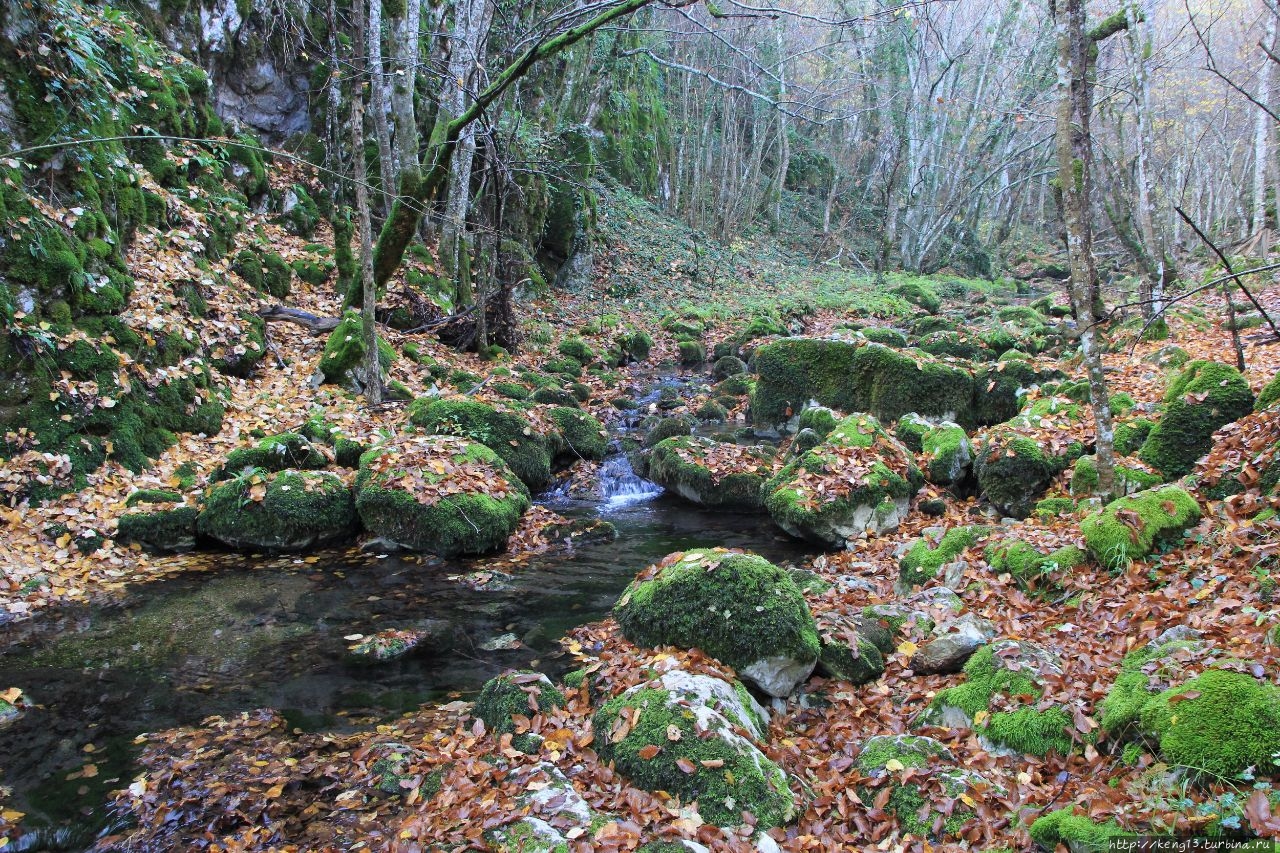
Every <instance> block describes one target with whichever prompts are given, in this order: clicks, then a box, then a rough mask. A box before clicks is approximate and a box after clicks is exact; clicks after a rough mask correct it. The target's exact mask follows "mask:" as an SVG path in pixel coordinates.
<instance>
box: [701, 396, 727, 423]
mask: <svg viewBox="0 0 1280 853" xmlns="http://www.w3.org/2000/svg"><path fill="white" fill-rule="evenodd" d="M694 415H695V416H696V417H697V418H698V420H700V421H724V420H726V419H727V418H728V417H729V410H728V409H726V408H725V407H724V406H722V405H720V404H719V403H717V402H716V401H715V400H707V401H706V402H705V403H703V404H702V405H701V406H699V407H698V411H696V412H695V413H694Z"/></svg>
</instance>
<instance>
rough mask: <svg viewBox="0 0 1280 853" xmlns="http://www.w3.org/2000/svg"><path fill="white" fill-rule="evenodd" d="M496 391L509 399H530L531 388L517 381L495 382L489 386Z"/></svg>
mask: <svg viewBox="0 0 1280 853" xmlns="http://www.w3.org/2000/svg"><path fill="white" fill-rule="evenodd" d="M489 387H490V388H492V389H493V391H494V393H496V394H501V395H502V396H503V397H506V398H507V399H508V400H527V399H529V389H528V388H526V387H524V386H523V385H520V384H517V383H515V382H494V383H493V384H492V385H490V386H489Z"/></svg>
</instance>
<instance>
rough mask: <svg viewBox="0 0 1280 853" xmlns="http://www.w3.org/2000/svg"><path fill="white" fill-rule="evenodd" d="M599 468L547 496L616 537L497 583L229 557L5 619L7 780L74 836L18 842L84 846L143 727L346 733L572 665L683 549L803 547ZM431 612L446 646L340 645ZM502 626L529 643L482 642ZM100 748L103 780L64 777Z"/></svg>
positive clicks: (338, 560)
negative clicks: (497, 683) (590, 489)
mask: <svg viewBox="0 0 1280 853" xmlns="http://www.w3.org/2000/svg"><path fill="white" fill-rule="evenodd" d="M601 477H602V481H601V489H600V492H601V495H602V497H601V498H600V499H599V500H593V501H575V500H570V499H568V498H566V497H563V496H559V495H548V496H545V497H544V499H543V501H542V502H543V503H546V504H548V505H549V506H551V507H552V508H554V509H555V510H557V511H558V512H561V513H563V514H565V515H569V516H571V517H576V518H595V517H598V518H601V519H604V520H607V521H609V522H611V523H613V524H614V525H615V526H616V527H617V529H618V539H617V541H615V542H607V543H598V544H583V545H579V546H576V547H575V548H574V549H572V550H569V551H561V552H558V553H552V554H547V555H539V556H536V557H534V558H533V559H532V560H531V561H530V562H529V563H528V564H527V565H525V566H523V567H521V568H519V569H517V570H515V571H514V572H513V574H512V575H511V576H510V577H501V582H500V583H497V584H493V585H491V586H490V587H489V588H485V589H475V588H472V587H471V586H468V585H466V584H463V583H459V582H458V581H456V580H450V579H449V576H450V575H458V574H461V573H465V572H471V573H474V572H478V571H484V570H485V569H486V566H487V564H488V563H487V561H485V560H473V561H467V562H465V563H463V562H458V563H453V564H448V563H439V562H436V563H434V564H431V563H427V564H424V563H423V562H421V561H420V560H419V559H417V558H407V559H405V558H400V557H396V556H386V557H385V558H381V559H367V558H363V557H360V558H353V557H352V556H351V555H350V553H349V552H335V553H326V552H319V553H317V554H314V555H311V556H318V557H319V558H320V559H319V560H318V561H317V562H314V563H303V562H301V561H300V560H299V561H298V562H297V563H294V562H292V561H289V560H283V561H282V560H280V559H279V558H273V559H262V560H255V559H253V558H247V557H244V556H241V555H235V554H226V555H224V556H221V557H218V558H217V561H216V568H215V570H214V571H210V572H202V573H200V574H194V575H191V576H185V577H180V578H176V579H173V580H167V581H160V582H156V583H152V584H146V585H142V586H138V587H135V588H132V589H130V590H129V591H128V592H127V593H126V595H125V596H124V598H123V600H121V601H119V602H117V603H113V604H112V605H110V606H90V607H85V608H81V609H75V610H72V611H68V612H65V613H62V614H60V615H58V616H56V617H51V618H48V617H47V618H44V619H41V620H38V621H36V622H34V623H27V624H25V625H22V626H10V627H9V628H7V629H4V630H0V650H2V651H0V686H9V685H13V686H18V687H21V688H22V690H23V691H24V692H25V693H26V694H27V696H28V697H29V698H30V699H31V701H33V702H35V703H37V705H38V707H37V708H34V709H31V710H29V711H28V712H27V713H26V714H25V715H24V716H23V717H21V718H20V719H19V720H18V721H16V722H15V723H14V724H12V725H10V726H9V727H7V728H5V729H3V730H0V785H5V786H8V787H10V788H12V789H13V792H14V796H13V797H12V798H11V799H10V801H9V802H8V804H7V805H8V806H10V807H12V808H16V809H18V810H20V811H24V812H27V813H28V814H29V815H30V817H29V818H28V824H29V825H39V824H48V825H50V826H59V825H64V826H65V825H70V826H72V827H74V828H75V832H74V833H71V834H69V836H71V837H67V838H66V839H65V843H63V842H57V841H51V842H49V843H47V844H46V843H41V844H40V845H33V846H31V847H29V848H25V849H50V850H53V849H66V850H76V849H83V848H84V847H85V846H87V844H88V839H91V837H92V831H93V830H95V829H96V828H97V827H99V826H101V825H102V823H103V822H104V821H105V819H106V810H105V808H104V803H105V800H106V794H107V792H108V791H110V790H112V789H115V788H118V787H122V786H123V785H127V784H128V782H129V780H130V778H131V777H132V775H133V770H132V768H131V766H130V765H131V763H132V760H133V758H134V755H135V752H134V751H135V750H136V747H134V746H133V744H132V741H133V739H134V737H135V736H136V735H137V734H139V733H141V732H145V731H157V730H162V729H167V728H171V727H174V726H181V725H192V724H196V723H198V722H199V721H200V720H201V719H203V718H204V717H206V716H209V715H211V714H228V713H234V712H237V711H241V710H246V709H252V708H261V707H271V708H276V709H279V710H281V711H282V712H283V713H284V714H285V715H286V717H287V718H289V719H290V721H291V722H292V723H293V724H294V725H295V726H299V727H302V728H305V729H308V730H321V729H338V730H346V729H350V728H352V727H353V726H354V725H356V721H357V720H358V721H359V722H360V723H363V724H367V723H368V722H369V721H370V720H371V719H380V718H387V717H392V716H396V715H398V714H400V713H402V712H404V711H406V710H411V709H413V708H416V707H417V706H419V705H420V704H423V703H430V702H434V701H437V700H439V701H448V699H447V698H446V697H448V695H449V694H450V693H455V692H461V693H463V694H466V693H469V692H473V691H476V690H478V689H479V687H480V685H482V684H483V683H484V682H485V681H486V680H487V679H489V678H491V677H492V676H494V675H496V674H497V673H499V672H501V671H502V670H504V669H508V668H512V667H528V666H536V667H538V668H540V669H543V670H544V671H547V672H549V673H550V674H552V675H559V674H560V673H561V671H562V670H563V669H564V668H565V667H567V665H568V661H567V660H566V659H562V658H560V657H558V648H559V647H558V643H557V640H558V639H559V638H560V637H562V636H563V635H564V633H565V632H566V631H568V630H569V629H571V628H573V627H575V626H578V625H581V624H584V623H587V622H591V621H594V620H597V619H600V618H602V617H603V616H605V615H606V614H607V613H608V612H609V610H610V609H611V608H612V606H613V604H614V602H615V601H616V599H617V597H618V595H619V594H620V593H621V591H622V589H623V588H624V587H625V586H626V584H627V583H628V582H629V581H630V580H631V578H632V577H633V576H634V575H635V573H636V572H637V571H639V570H640V569H642V568H644V567H645V566H646V565H648V564H650V563H652V562H654V561H656V560H658V559H660V558H662V557H663V556H665V555H666V554H668V553H670V552H672V551H677V550H684V549H687V548H690V547H697V546H717V545H718V546H725V547H734V548H745V549H749V550H752V551H755V552H757V553H760V554H761V555H763V556H765V557H767V558H769V559H772V560H775V561H777V562H780V563H783V564H785V563H788V562H795V561H798V560H799V559H801V558H802V557H803V556H805V554H806V553H807V551H806V549H805V547H804V546H803V545H802V544H800V543H797V542H795V541H793V540H791V539H789V538H788V537H786V536H785V534H783V533H782V532H781V531H779V530H777V529H776V528H774V527H773V526H772V525H770V524H768V523H762V519H761V518H760V517H759V516H752V515H737V514H732V513H724V512H707V511H704V510H701V509H699V508H697V507H694V506H691V505H690V504H687V503H685V502H682V501H679V500H678V499H675V498H671V497H669V496H666V495H662V494H661V490H660V489H658V488H657V487H656V486H654V485H653V484H652V483H648V482H647V481H645V480H642V479H640V478H639V477H637V476H636V475H635V474H634V473H633V472H632V471H631V468H630V465H628V464H627V462H626V459H625V457H624V456H622V455H618V456H615V457H612V458H610V459H609V460H607V461H606V462H605V463H604V464H603V465H602V469H601ZM424 620H444V621H446V622H448V623H450V626H451V630H450V633H451V634H452V646H453V650H452V651H440V652H435V653H431V652H427V653H422V654H418V655H410V656H408V657H406V658H404V659H401V660H398V661H394V662H390V663H384V664H362V663H355V662H353V661H352V660H351V659H350V658H349V656H348V655H347V654H346V652H347V646H348V645H349V643H348V641H346V640H344V637H345V636H347V635H350V634H357V633H362V634H369V633H373V632H376V631H378V630H380V629H383V628H393V627H412V626H414V625H417V624H420V623H422V622H423V621H424ZM436 624H438V622H437V623H436ZM508 634H510V635H514V636H515V637H516V638H517V639H519V641H520V642H519V643H518V647H516V648H506V649H499V650H495V651H486V650H485V649H484V648H483V646H485V645H486V644H489V645H491V646H492V643H490V641H492V640H494V639H495V638H498V637H501V636H502V635H508ZM503 645H511V644H510V642H509V640H508V642H507V643H505V644H503ZM88 744H92V752H86V751H85V747H86V745H88ZM90 761H92V762H93V763H94V764H95V765H96V767H97V771H98V772H97V775H96V776H94V777H93V778H77V779H71V780H68V779H67V778H66V777H67V776H68V775H70V774H74V773H76V772H77V771H79V770H80V769H81V768H82V767H83V766H84V765H85V764H86V763H87V762H90ZM51 835H52V834H51ZM23 841H27V839H23ZM24 847H25V845H22V846H20V847H19V849H24ZM10 849H13V848H10Z"/></svg>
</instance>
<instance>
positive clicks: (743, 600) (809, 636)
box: [613, 549, 819, 696]
mask: <svg viewBox="0 0 1280 853" xmlns="http://www.w3.org/2000/svg"><path fill="white" fill-rule="evenodd" d="M613 615H614V617H615V618H616V619H617V620H618V624H619V626H621V628H622V633H623V634H624V635H625V636H626V637H627V639H628V640H630V641H631V642H633V643H635V644H637V645H640V646H649V647H653V646H663V645H671V646H678V647H680V648H686V649H688V648H699V649H702V650H703V651H704V652H706V653H707V654H709V655H711V656H713V657H715V658H718V659H719V660H721V661H723V662H724V663H726V664H728V665H729V666H732V667H733V668H734V669H736V670H737V671H738V673H739V674H740V675H741V676H742V677H743V678H745V679H747V680H748V681H751V682H752V683H754V684H755V685H756V686H757V687H759V688H760V689H761V690H763V691H765V692H766V693H768V694H769V695H771V696H788V695H790V694H791V692H792V691H794V690H795V688H796V687H797V686H798V685H799V684H800V683H801V682H802V681H804V679H806V678H808V677H809V673H810V672H812V671H813V667H814V664H815V663H816V662H817V660H818V652H819V642H818V633H817V629H816V627H815V624H814V620H813V616H812V614H810V612H809V607H808V605H807V604H806V603H805V600H804V595H803V593H801V591H800V588H799V587H798V586H796V583H795V581H794V580H792V578H791V576H790V575H789V574H787V573H786V572H785V571H783V570H782V569H780V568H778V567H777V566H775V565H773V564H772V563H770V562H768V561H767V560H764V559H763V558H761V557H757V556H755V555H752V554H741V553H734V552H730V551H725V550H722V549H699V550H694V551H689V552H687V553H683V554H681V553H677V554H672V555H670V556H669V557H667V558H666V559H665V560H663V561H662V562H661V563H659V564H658V565H657V566H655V567H653V568H651V569H649V570H646V571H645V572H643V573H641V575H640V576H639V577H638V578H637V579H636V580H635V581H633V582H632V583H631V585H630V586H628V587H627V589H626V591H625V592H624V593H623V595H622V597H621V598H620V599H619V600H618V603H617V605H616V606H615V607H614V609H613Z"/></svg>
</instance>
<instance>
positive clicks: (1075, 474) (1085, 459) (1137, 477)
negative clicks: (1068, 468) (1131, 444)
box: [1071, 456, 1162, 497]
mask: <svg viewBox="0 0 1280 853" xmlns="http://www.w3.org/2000/svg"><path fill="white" fill-rule="evenodd" d="M1114 470H1115V490H1116V492H1118V493H1120V494H1129V493H1131V492H1137V491H1141V490H1143V489H1149V488H1152V487H1153V486H1158V485H1160V483H1161V482H1162V480H1161V478H1160V476H1159V475H1158V474H1152V473H1151V472H1149V471H1144V470H1142V469H1141V468H1132V467H1129V466H1127V465H1117V466H1116V467H1115V469H1114ZM1097 491H1098V463H1097V460H1096V459H1095V457H1093V456H1081V457H1080V458H1079V459H1077V460H1076V464H1075V468H1074V469H1073V470H1072V472H1071V494H1072V495H1074V496H1076V497H1088V496H1089V495H1093V494H1096V493H1097Z"/></svg>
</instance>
